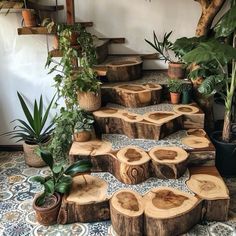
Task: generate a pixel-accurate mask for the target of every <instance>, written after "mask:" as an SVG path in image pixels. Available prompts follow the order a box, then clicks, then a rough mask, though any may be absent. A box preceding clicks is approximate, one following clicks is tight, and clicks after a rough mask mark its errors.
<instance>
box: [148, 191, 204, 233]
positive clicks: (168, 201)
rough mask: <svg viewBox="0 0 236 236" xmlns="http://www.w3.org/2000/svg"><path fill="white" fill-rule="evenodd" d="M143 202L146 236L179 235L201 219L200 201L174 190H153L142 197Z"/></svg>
mask: <svg viewBox="0 0 236 236" xmlns="http://www.w3.org/2000/svg"><path fill="white" fill-rule="evenodd" d="M144 202H145V210H144V214H145V220H144V222H145V226H144V227H145V234H144V235H147V236H152V235H161V236H170V235H171V236H174V235H180V234H183V233H185V232H187V231H188V230H189V229H191V228H192V227H193V226H194V225H195V224H197V223H198V222H199V221H200V219H201V209H202V204H201V200H199V199H198V198H196V197H194V196H192V195H190V194H188V193H186V192H182V191H179V190H177V189H174V188H170V187H160V188H154V189H152V190H151V191H150V192H149V193H147V194H146V195H145V196H144Z"/></svg>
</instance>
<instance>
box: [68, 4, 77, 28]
mask: <svg viewBox="0 0 236 236" xmlns="http://www.w3.org/2000/svg"><path fill="white" fill-rule="evenodd" d="M66 22H67V24H68V25H73V24H75V6H74V0H66Z"/></svg>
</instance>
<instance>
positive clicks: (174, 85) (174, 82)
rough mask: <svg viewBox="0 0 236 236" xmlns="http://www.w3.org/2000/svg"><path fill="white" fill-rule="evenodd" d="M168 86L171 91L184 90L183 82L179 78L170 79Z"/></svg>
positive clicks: (178, 91) (179, 91)
mask: <svg viewBox="0 0 236 236" xmlns="http://www.w3.org/2000/svg"><path fill="white" fill-rule="evenodd" d="M167 86H168V89H169V92H170V93H181V92H182V82H181V81H180V80H178V79H169V80H168V85H167Z"/></svg>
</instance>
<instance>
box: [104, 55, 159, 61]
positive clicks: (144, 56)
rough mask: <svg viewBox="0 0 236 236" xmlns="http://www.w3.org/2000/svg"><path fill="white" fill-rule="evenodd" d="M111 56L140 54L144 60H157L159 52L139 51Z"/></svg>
mask: <svg viewBox="0 0 236 236" xmlns="http://www.w3.org/2000/svg"><path fill="white" fill-rule="evenodd" d="M109 56H121V57H128V56H140V57H141V58H142V60H157V59H159V55H158V53H153V54H139V53H130V54H109Z"/></svg>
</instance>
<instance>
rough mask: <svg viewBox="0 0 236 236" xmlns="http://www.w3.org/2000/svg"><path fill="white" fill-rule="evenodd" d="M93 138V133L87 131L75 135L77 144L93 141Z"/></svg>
mask: <svg viewBox="0 0 236 236" xmlns="http://www.w3.org/2000/svg"><path fill="white" fill-rule="evenodd" d="M91 137H92V135H91V132H89V131H86V130H84V131H81V132H75V133H74V141H76V142H87V141H89V140H90V139H91Z"/></svg>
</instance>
